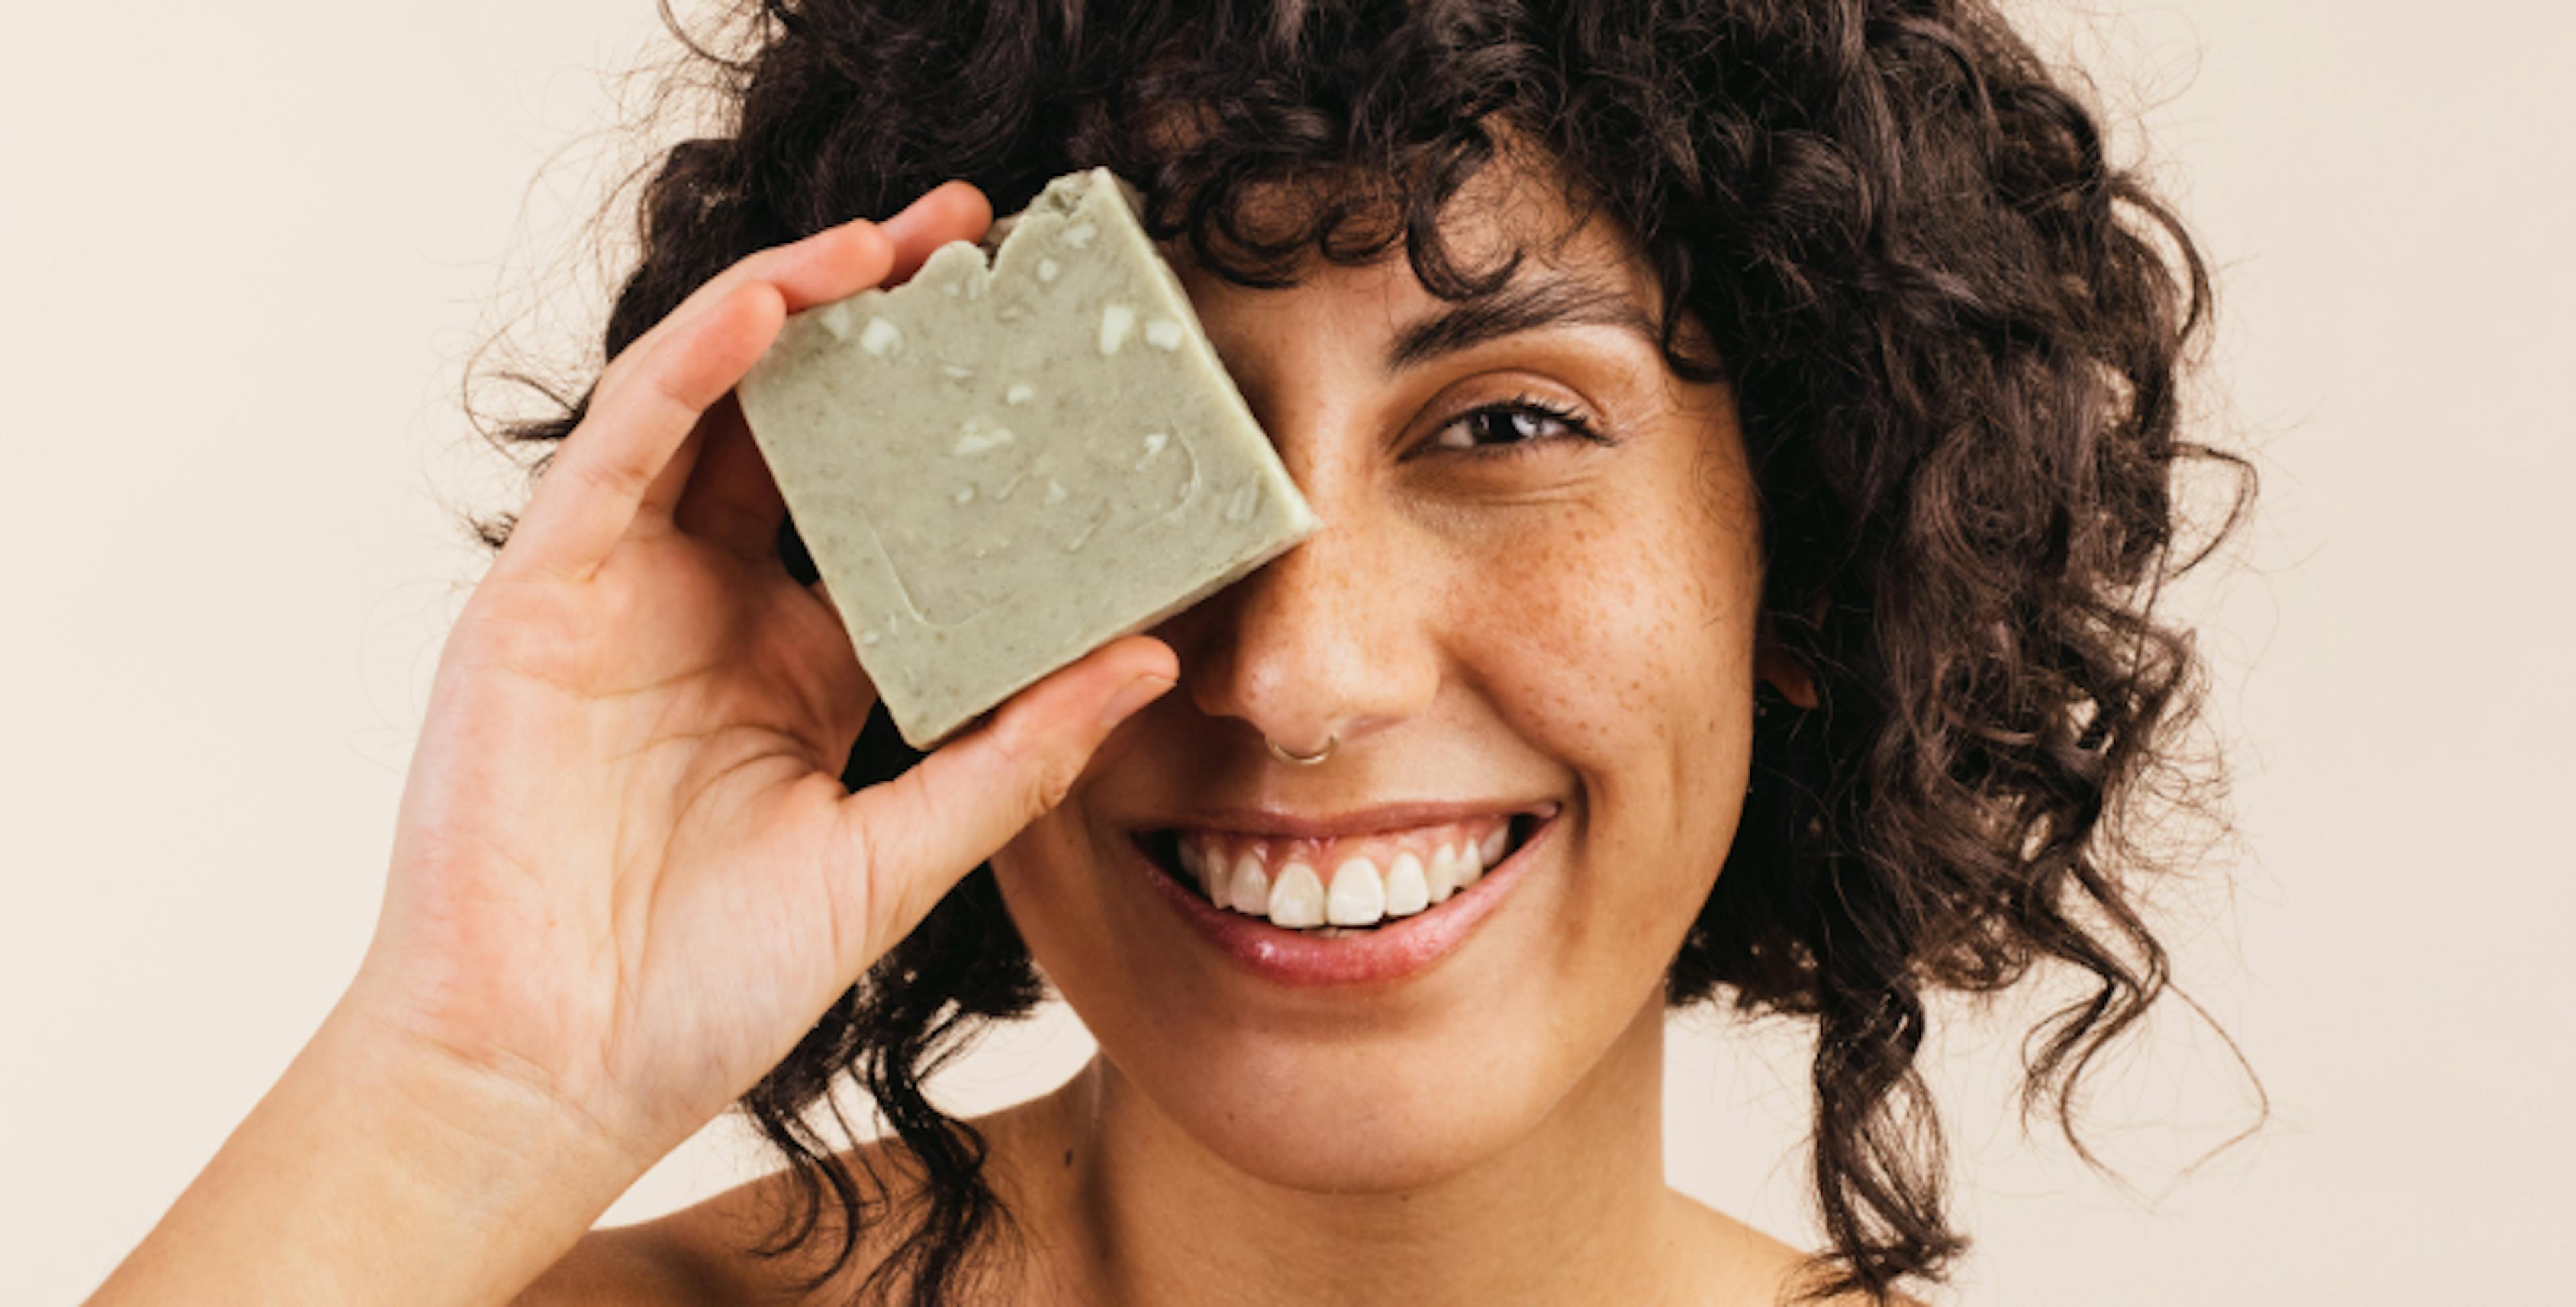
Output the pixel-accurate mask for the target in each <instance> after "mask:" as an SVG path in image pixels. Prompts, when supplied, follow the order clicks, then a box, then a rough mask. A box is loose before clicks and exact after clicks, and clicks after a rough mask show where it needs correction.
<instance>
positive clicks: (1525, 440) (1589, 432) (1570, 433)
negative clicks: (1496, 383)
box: [1431, 395, 1609, 458]
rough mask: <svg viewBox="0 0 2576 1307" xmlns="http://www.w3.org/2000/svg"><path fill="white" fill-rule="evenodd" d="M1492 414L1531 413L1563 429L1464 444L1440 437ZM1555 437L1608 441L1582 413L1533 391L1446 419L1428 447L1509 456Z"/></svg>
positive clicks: (1478, 455)
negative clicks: (1541, 434) (1557, 432)
mask: <svg viewBox="0 0 2576 1307" xmlns="http://www.w3.org/2000/svg"><path fill="white" fill-rule="evenodd" d="M1492 414H1504V415H1527V416H1530V417H1536V418H1541V419H1544V420H1546V421H1549V422H1554V423H1556V424H1557V425H1558V426H1560V427H1563V428H1564V429H1565V430H1564V431H1563V432H1562V433H1561V434H1558V435H1550V436H1524V437H1521V438H1520V439H1517V440H1507V441H1499V442H1493V443H1471V444H1466V445H1452V444H1448V443H1446V441H1445V440H1444V439H1443V437H1445V436H1446V435H1447V433H1448V432H1449V431H1450V429H1451V428H1454V427H1456V426H1458V425H1460V424H1462V423H1467V422H1474V421H1478V420H1480V419H1483V418H1486V417H1488V416H1489V415H1492ZM1557 440H1581V441H1586V442H1589V443H1591V444H1596V445H1597V444H1607V443H1609V442H1608V441H1607V440H1606V439H1604V438H1603V437H1602V435H1601V433H1599V432H1597V431H1594V430H1593V429H1592V424H1591V423H1589V422H1586V421H1584V420H1583V417H1582V415H1581V414H1578V413H1576V412H1574V411H1573V410H1571V409H1567V408H1561V407H1559V406H1557V405H1555V404H1551V403H1549V402H1547V401H1546V400H1543V399H1540V398H1539V397H1538V396H1536V395H1514V396H1513V397H1511V398H1510V399H1508V400H1504V401H1502V402H1501V403H1497V404H1482V405H1479V406H1477V407H1475V408H1471V409H1468V410H1467V411H1466V412H1464V413H1461V414H1459V415H1458V416H1456V417H1454V418H1451V419H1449V421H1448V422H1446V423H1444V424H1442V426H1441V428H1440V433H1439V434H1438V435H1435V436H1434V437H1433V438H1432V441H1431V447H1432V448H1434V449H1445V450H1454V451H1456V452H1458V453H1462V454H1466V455H1469V456H1470V457H1475V458H1512V457H1517V456H1519V455H1522V454H1526V453H1529V452H1530V451H1531V450H1534V449H1536V448H1538V447H1539V446H1541V445H1546V444H1549V443H1552V442H1554V441H1557Z"/></svg>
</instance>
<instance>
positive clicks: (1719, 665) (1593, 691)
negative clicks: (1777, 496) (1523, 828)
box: [1450, 506, 1753, 768]
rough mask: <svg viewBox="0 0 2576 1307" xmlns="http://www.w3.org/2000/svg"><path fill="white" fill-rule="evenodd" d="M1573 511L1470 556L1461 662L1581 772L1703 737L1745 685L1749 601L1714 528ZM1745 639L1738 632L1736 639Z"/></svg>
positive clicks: (1520, 722)
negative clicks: (1728, 698) (1737, 687)
mask: <svg viewBox="0 0 2576 1307" xmlns="http://www.w3.org/2000/svg"><path fill="white" fill-rule="evenodd" d="M1688 526H1689V524H1687V523H1682V522H1677V521H1675V520H1672V518H1671V517H1670V516H1669V515H1664V514H1657V513H1655V512H1652V511H1646V512H1638V511H1635V510H1634V509H1633V507H1627V506H1623V507H1619V508H1603V509H1600V510H1595V511H1586V512H1580V513H1577V512H1568V513H1565V514H1562V515H1560V516H1558V517H1556V518H1554V519H1552V520H1550V521H1548V522H1546V523H1543V524H1531V528H1530V529H1527V530H1524V531H1520V532H1517V533H1514V534H1513V535H1512V536H1511V537H1510V538H1509V542H1508V543H1507V544H1504V545H1502V546H1501V547H1495V548H1486V549H1480V550H1477V551H1474V553H1473V554H1472V556H1468V557H1462V559H1461V560H1460V562H1459V565H1458V571H1457V573H1456V577H1457V581H1458V583H1457V584H1456V585H1454V586H1453V587H1452V588H1451V591H1450V592H1451V594H1452V595H1453V596H1455V598H1454V600H1453V602H1454V604H1455V607H1454V610H1453V612H1452V614H1451V617H1452V619H1453V620H1452V623H1451V625H1452V629H1453V630H1457V631H1459V632H1460V633H1461V635H1462V636H1463V638H1462V639H1461V640H1459V641H1458V642H1457V643H1458V647H1459V648H1460V650H1461V651H1462V652H1461V654H1460V657H1461V659H1462V661H1464V662H1465V663H1466V664H1467V665H1468V667H1470V668H1471V669H1472V671H1473V674H1474V675H1475V676H1476V678H1477V680H1478V681H1479V682H1480V683H1481V684H1482V686H1483V687H1484V689H1485V691H1486V693H1487V694H1488V695H1489V696H1490V697H1491V698H1492V699H1493V701H1494V706H1495V707H1496V708H1497V709H1498V710H1499V711H1500V712H1502V713H1503V714H1504V715H1505V716H1506V717H1507V718H1510V719H1512V720H1513V722H1514V725H1515V727H1516V729H1517V730H1519V731H1520V732H1521V733H1522V734H1524V735H1525V736H1527V737H1528V738H1530V740H1531V742H1532V743H1534V744H1537V745H1538V746H1539V747H1541V748H1545V749H1547V750H1549V751H1550V752H1556V753H1559V754H1560V755H1561V756H1562V758H1563V760H1564V761H1566V762H1568V763H1570V764H1573V765H1575V766H1576V767H1578V768H1589V767H1593V766H1596V765H1598V766H1611V765H1616V764H1618V763H1621V762H1622V761H1624V762H1626V763H1628V764H1630V765H1634V764H1636V763H1640V762H1643V761H1644V759H1642V758H1638V757H1635V756H1634V755H1633V751H1634V750H1636V749H1638V748H1640V747H1654V746H1658V745H1662V746H1666V747H1669V746H1671V745H1674V744H1677V743H1680V742H1681V737H1682V736H1684V735H1688V734H1696V733H1698V732H1702V731H1705V730H1707V729H1708V728H1709V727H1710V726H1711V724H1712V722H1713V721H1714V720H1715V718H1716V716H1717V714H1718V713H1719V712H1720V710H1721V707H1722V704H1723V696H1724V694H1725V693H1726V687H1727V686H1728V685H1730V684H1732V683H1733V680H1734V679H1740V678H1741V676H1743V675H1745V674H1746V671H1745V669H1742V668H1737V667H1734V666H1732V665H1731V664H1733V663H1735V662H1738V661H1741V655H1740V654H1738V653H1737V652H1736V646H1737V645H1738V644H1747V645H1748V646H1749V638H1750V632H1751V629H1752V620H1753V619H1752V612H1751V604H1752V602H1753V598H1752V596H1750V595H1749V594H1745V595H1738V594H1735V593H1733V592H1734V591H1737V590H1749V589H1750V586H1749V584H1748V583H1745V582H1742V581H1730V577H1731V576H1732V574H1733V573H1734V572H1736V571H1740V570H1742V569H1741V568H1740V567H1739V566H1737V564H1736V562H1735V561H1734V560H1733V559H1732V557H1731V555H1730V554H1729V553H1728V551H1727V550H1725V549H1724V548H1721V547H1719V546H1720V544H1721V543H1722V541H1721V540H1720V539H1719V533H1718V532H1717V531H1716V529H1715V528H1714V527H1713V526H1707V525H1703V526H1702V527H1701V529H1699V530H1697V531H1692V530H1689V529H1687V528H1688ZM1739 627H1740V628H1741V630H1739V629H1738V628H1739Z"/></svg>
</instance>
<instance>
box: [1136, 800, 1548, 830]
mask: <svg viewBox="0 0 2576 1307" xmlns="http://www.w3.org/2000/svg"><path fill="white" fill-rule="evenodd" d="M1555 806H1556V804H1555V801H1554V800H1549V799H1533V800H1528V801H1525V802H1513V801H1510V800H1490V801H1469V802H1454V801H1453V802H1421V803H1389V804H1381V805H1379V806H1377V807H1371V808H1354V809H1351V810H1349V811H1347V812H1337V813H1328V814H1317V813H1302V812H1290V811H1287V810H1286V809H1282V808H1261V807H1252V808H1201V809H1194V810H1192V811H1189V812H1186V813H1182V814H1179V815H1176V816H1174V817H1172V818H1170V819H1168V820H1163V821H1156V822H1151V823H1148V824H1147V825H1145V826H1144V827H1141V828H1140V829H1146V830H1210V831H1225V832H1229V833H1232V834H1237V835H1264V836H1270V837H1273V838H1278V839H1292V840H1329V839H1338V838H1341V837H1344V836H1351V835H1374V834H1378V833H1380V832H1383V831H1397V830H1411V829H1414V828H1416V827H1421V826H1445V825H1448V824H1450V823H1452V822H1460V821H1467V820H1470V819H1473V818H1477V817H1517V816H1522V815H1524V814H1527V815H1544V814H1546V813H1547V812H1549V811H1550V810H1552V809H1554V807H1555Z"/></svg>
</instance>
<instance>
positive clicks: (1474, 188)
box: [1162, 147, 1661, 365]
mask: <svg viewBox="0 0 2576 1307" xmlns="http://www.w3.org/2000/svg"><path fill="white" fill-rule="evenodd" d="M1570 192H1571V188H1570V187H1569V186H1568V185H1567V184H1566V181H1565V179H1564V177H1563V175H1562V174H1561V172H1559V170H1558V169H1557V168H1556V167H1555V165H1554V163H1553V161H1552V160H1551V159H1549V158H1547V157H1546V156H1544V155H1543V154H1539V153H1537V152H1535V151H1532V150H1530V149H1528V148H1526V147H1522V148H1515V149H1511V150H1507V151H1506V152H1504V153H1501V154H1499V155H1497V157H1496V158H1494V159H1493V160H1492V161H1491V162H1489V163H1487V164H1485V165H1484V166H1483V167H1482V168H1480V169H1478V170H1477V171H1476V172H1475V173H1473V174H1472V175H1470V176H1469V177H1468V179H1467V180H1466V182H1465V183H1464V184H1463V185H1461V186H1460V188H1459V189H1458V190H1457V192H1456V193H1454V194H1453V195H1451V196H1450V197H1449V198H1448V199H1447V200H1446V201H1445V202H1443V203H1442V205H1441V207H1440V209H1439V212H1438V220H1437V224H1436V240H1435V244H1436V248H1431V249H1426V250H1425V251H1423V257H1424V258H1426V259H1432V260H1439V261H1445V264H1446V266H1447V267H1448V268H1449V269H1451V270H1452V273H1453V279H1463V280H1465V281H1469V282H1479V283H1481V282H1484V281H1486V280H1488V279H1490V278H1492V277H1494V276H1496V275H1497V274H1498V273H1499V272H1500V270H1501V269H1502V268H1503V267H1504V266H1505V265H1506V263H1508V262H1510V261H1511V260H1513V259H1514V258H1515V257H1517V258H1518V265H1517V267H1516V268H1515V269H1514V272H1513V275H1512V276H1511V278H1510V279H1509V280H1508V281H1506V282H1502V283H1499V284H1497V285H1496V286H1494V287H1493V288H1491V289H1490V290H1489V291H1488V292H1487V294H1485V295H1482V296H1478V297H1475V298H1472V299H1468V300H1465V301H1460V300H1457V299H1455V298H1452V297H1448V296H1443V295H1440V294H1438V293H1436V292H1435V291H1434V290H1433V289H1432V288H1430V287H1428V286H1426V285H1424V283H1423V280H1422V278H1421V276H1419V275H1417V271H1416V268H1415V260H1414V258H1413V257H1412V256H1411V254H1409V252H1408V249H1407V243H1406V240H1405V236H1404V232H1403V224H1404V216H1405V215H1404V214H1403V213H1402V212H1401V210H1400V209H1399V207H1398V203H1399V201H1398V196H1397V193H1396V191H1395V189H1394V187H1392V186H1391V185H1390V184H1388V183H1387V182H1385V181H1384V179H1382V178H1373V177H1367V176H1363V175H1359V174H1356V173H1352V172H1345V173H1342V174H1338V175H1336V176H1333V177H1330V178H1323V179H1315V180H1309V181H1305V182H1302V183H1287V182H1261V183H1254V184H1250V185H1247V186H1245V187H1244V188H1243V190H1242V191H1241V193H1240V194H1239V195H1237V196H1234V197H1231V199H1232V205H1231V208H1230V211H1229V212H1227V213H1226V215H1225V217H1224V219H1223V220H1220V221H1216V222H1211V223H1210V224H1209V227H1208V230H1207V231H1206V232H1205V233H1204V237H1203V238H1204V239H1205V240H1207V241H1208V243H1209V244H1210V246H1211V247H1212V254H1213V256H1214V258H1215V260H1216V261H1217V263H1218V264H1219V265H1221V266H1220V267H1217V268H1210V267H1207V266H1204V265H1202V264H1201V263H1200V262H1199V261H1198V259H1197V256H1196V252H1195V251H1194V249H1193V248H1192V246H1191V243H1190V241H1189V238H1188V235H1187V234H1186V233H1184V234H1183V235H1181V236H1177V237H1174V238H1172V239H1170V240H1167V241H1165V242H1164V243H1163V246H1162V249H1163V252H1164V254H1165V255H1166V257H1167V258H1168V259H1169V260H1170V261H1171V263H1172V264H1173V266H1174V268H1175V270H1176V271H1177V272H1179V274H1180V276H1181V278H1182V282H1183V284H1184V285H1185V286H1186V287H1187V288H1188V289H1189V291H1190V295H1191V298H1192V299H1193V300H1194V301H1196V302H1197V304H1198V305H1199V306H1200V308H1201V309H1202V311H1203V312H1205V311H1209V310H1214V311H1216V312H1219V313H1229V312H1239V311H1259V310H1262V309H1264V308H1267V309H1273V310H1275V309H1277V308H1279V307H1281V305H1279V303H1278V302H1277V301H1278V300H1279V298H1280V297H1281V296H1294V297H1295V298H1297V299H1299V300H1301V301H1303V302H1304V306H1303V307H1305V308H1307V309H1308V310H1310V311H1319V312H1321V311H1327V310H1326V308H1325V305H1327V304H1330V305H1337V306H1339V309H1338V312H1337V314H1336V316H1337V318H1339V319H1340V320H1339V321H1337V322H1336V323H1335V325H1336V326H1338V327H1342V328H1345V329H1351V330H1375V331H1378V332H1381V333H1384V334H1389V335H1402V336H1404V337H1405V339H1402V340H1399V341H1398V342H1396V344H1395V346H1394V348H1393V349H1392V350H1391V351H1390V353H1389V356H1388V357H1389V362H1390V365H1397V364H1402V363H1405V362H1408V361H1418V359H1419V358H1420V357H1422V356H1426V355H1429V354H1436V353H1438V352H1441V350H1442V349H1443V348H1444V347H1446V348H1456V347H1459V346H1462V345H1463V344H1465V343H1470V341H1469V340H1466V339H1459V338H1457V337H1459V335H1460V334H1461V333H1462V332H1463V333H1464V334H1465V335H1466V336H1467V337H1471V338H1472V337H1473V336H1474V335H1476V334H1477V333H1478V332H1479V331H1480V330H1482V331H1484V332H1486V333H1488V334H1490V333H1491V332H1493V331H1495V330H1499V329H1505V328H1509V327H1513V326H1515V325H1522V324H1527V323H1531V322H1536V321H1544V320H1553V319H1571V320H1584V321H1600V322H1611V321H1616V322H1618V323H1620V324H1621V325H1630V326H1647V325H1650V324H1652V323H1653V322H1654V320H1655V318H1656V316H1657V314H1659V313H1660V310H1661V294H1660V291H1659V288H1658V286H1657V284H1656V281H1655V278H1654V276H1653V274H1652V270H1651V268H1650V267H1649V265H1648V264H1647V262H1646V260H1645V258H1644V255H1643V252H1642V250H1641V249H1640V248H1639V246H1638V244H1637V242H1636V240H1635V239H1634V237H1633V236H1632V235H1631V234H1630V233H1629V232H1628V230H1627V228H1626V226H1625V224H1623V223H1621V222H1619V221H1618V220H1617V218H1616V217H1615V216H1614V215H1613V214H1611V213H1610V212H1609V211H1608V210H1607V209H1605V208H1602V207H1600V206H1597V205H1590V204H1585V203H1582V202H1580V201H1577V200H1571V199H1569V198H1568V196H1569V194H1570ZM1335 203H1340V204H1343V205H1346V206H1349V207H1351V208H1352V210H1353V212H1352V214H1351V216H1350V219H1349V221H1348V222H1347V223H1346V224H1344V225H1343V226H1342V227H1340V228H1336V229H1328V230H1326V231H1323V232H1321V233H1316V232H1312V231H1311V230H1310V229H1311V227H1312V226H1313V225H1314V223H1315V220H1316V218H1317V216H1318V214H1319V213H1320V212H1321V211H1322V210H1324V209H1325V207H1326V206H1328V205H1331V204H1335ZM1229 230H1231V231H1232V232H1236V233H1240V234H1242V235H1243V236H1244V237H1245V238H1247V239H1248V240H1251V241H1254V242H1274V243H1275V242H1282V241H1286V240H1290V239H1292V238H1294V237H1295V236H1297V235H1298V234H1300V233H1306V234H1309V235H1314V236H1319V237H1320V238H1321V241H1322V243H1325V244H1330V245H1332V246H1334V247H1336V248H1337V249H1339V250H1345V251H1347V250H1352V249H1354V248H1356V247H1358V246H1362V245H1365V244H1372V243H1381V242H1379V241H1378V240H1377V239H1376V238H1379V237H1392V239H1391V240H1389V241H1385V242H1383V244H1384V248H1383V249H1381V250H1379V251H1378V252H1377V254H1376V255H1375V256H1374V257H1373V258H1369V259H1367V260H1366V261H1358V260H1353V259H1351V258H1350V257H1349V256H1348V255H1347V254H1344V255H1342V256H1340V257H1327V256H1326V254H1325V253H1323V251H1322V250H1321V249H1319V248H1317V245H1318V242H1317V241H1313V240H1310V241H1308V242H1307V243H1306V246H1305V248H1304V249H1303V250H1302V251H1301V252H1300V253H1299V255H1298V257H1297V259H1296V261H1295V264H1294V266H1293V268H1292V269H1291V270H1290V272H1289V277H1290V282H1291V284H1290V285H1288V286H1285V287H1261V286H1247V285H1243V284H1240V283H1239V282H1238V281H1237V280H1236V279H1234V278H1233V277H1230V276H1228V275H1227V274H1226V272H1225V270H1224V266H1225V265H1231V266H1236V267H1241V266H1250V265H1252V264H1255V263H1258V262H1259V260H1258V259H1256V258H1251V257H1247V256H1246V255H1245V254H1244V252H1243V251H1244V247H1243V246H1242V245H1240V244H1238V243H1236V242H1234V241H1233V240H1231V239H1230V238H1229V235H1228V232H1229ZM1435 266H1436V265H1435ZM1462 304H1463V305H1464V306H1465V307H1466V309H1467V310H1468V311H1464V312H1456V311H1453V312H1448V313H1446V314H1441V315H1440V316H1441V321H1440V322H1439V323H1438V328H1439V329H1436V330H1430V329H1427V330H1423V331H1413V332H1408V331H1406V330H1405V328H1406V327H1407V326H1408V325H1411V326H1415V327H1424V328H1429V327H1430V326H1431V324H1432V319H1433V316H1434V315H1435V314H1440V311H1442V310H1456V309H1459V308H1460V306H1461V305H1462Z"/></svg>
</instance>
